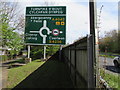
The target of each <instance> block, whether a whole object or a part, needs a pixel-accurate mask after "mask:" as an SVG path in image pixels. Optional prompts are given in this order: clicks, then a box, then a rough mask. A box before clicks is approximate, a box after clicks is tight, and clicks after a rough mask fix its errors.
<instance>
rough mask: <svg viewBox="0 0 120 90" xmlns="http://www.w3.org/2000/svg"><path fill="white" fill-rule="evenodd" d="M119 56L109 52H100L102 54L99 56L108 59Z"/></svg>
mask: <svg viewBox="0 0 120 90" xmlns="http://www.w3.org/2000/svg"><path fill="white" fill-rule="evenodd" d="M118 55H120V54H118V53H111V52H107V53H105V52H100V54H99V56H101V57H108V58H114V57H116V56H118Z"/></svg>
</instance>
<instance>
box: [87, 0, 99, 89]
mask: <svg viewBox="0 0 120 90" xmlns="http://www.w3.org/2000/svg"><path fill="white" fill-rule="evenodd" d="M89 11H90V12H89V13H90V35H91V36H92V40H91V43H92V44H91V47H90V48H91V54H90V55H91V56H90V61H89V68H88V69H89V72H88V75H89V78H88V88H96V86H97V84H98V74H97V72H98V70H97V66H98V63H97V60H98V59H97V56H98V55H97V54H98V53H97V47H98V44H97V43H96V42H97V40H98V39H97V33H96V31H97V29H96V27H97V17H96V15H97V10H96V1H95V0H89Z"/></svg>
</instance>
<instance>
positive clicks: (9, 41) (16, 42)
mask: <svg viewBox="0 0 120 90" xmlns="http://www.w3.org/2000/svg"><path fill="white" fill-rule="evenodd" d="M17 6H18V4H17V3H14V2H0V7H1V8H0V13H1V14H0V22H1V24H2V25H1V26H0V28H1V33H2V34H1V39H0V41H1V42H2V43H0V46H2V47H4V48H10V49H11V50H10V51H9V53H10V55H14V54H16V55H17V54H18V53H19V51H20V50H21V49H22V47H23V41H22V37H21V36H20V35H19V34H18V33H16V32H15V30H19V29H20V27H21V30H22V28H23V26H22V25H23V24H21V23H20V22H21V21H22V22H24V20H23V19H20V18H21V17H19V16H21V15H20V14H19V13H17V10H18V8H17ZM16 8H17V9H16Z"/></svg>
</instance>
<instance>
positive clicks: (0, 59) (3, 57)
mask: <svg viewBox="0 0 120 90" xmlns="http://www.w3.org/2000/svg"><path fill="white" fill-rule="evenodd" d="M7 59H8V56H7V55H0V61H6V60H7Z"/></svg>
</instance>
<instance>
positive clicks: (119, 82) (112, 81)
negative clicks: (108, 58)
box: [100, 69, 120, 90]
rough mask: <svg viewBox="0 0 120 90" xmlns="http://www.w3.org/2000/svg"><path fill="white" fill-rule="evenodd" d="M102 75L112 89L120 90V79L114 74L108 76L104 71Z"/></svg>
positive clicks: (101, 72)
mask: <svg viewBox="0 0 120 90" xmlns="http://www.w3.org/2000/svg"><path fill="white" fill-rule="evenodd" d="M100 75H101V76H102V78H103V79H104V80H105V81H106V82H107V83H108V85H109V86H110V87H111V88H116V89H117V90H120V77H119V74H118V75H114V74H108V73H106V72H105V71H104V70H103V69H101V70H100Z"/></svg>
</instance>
